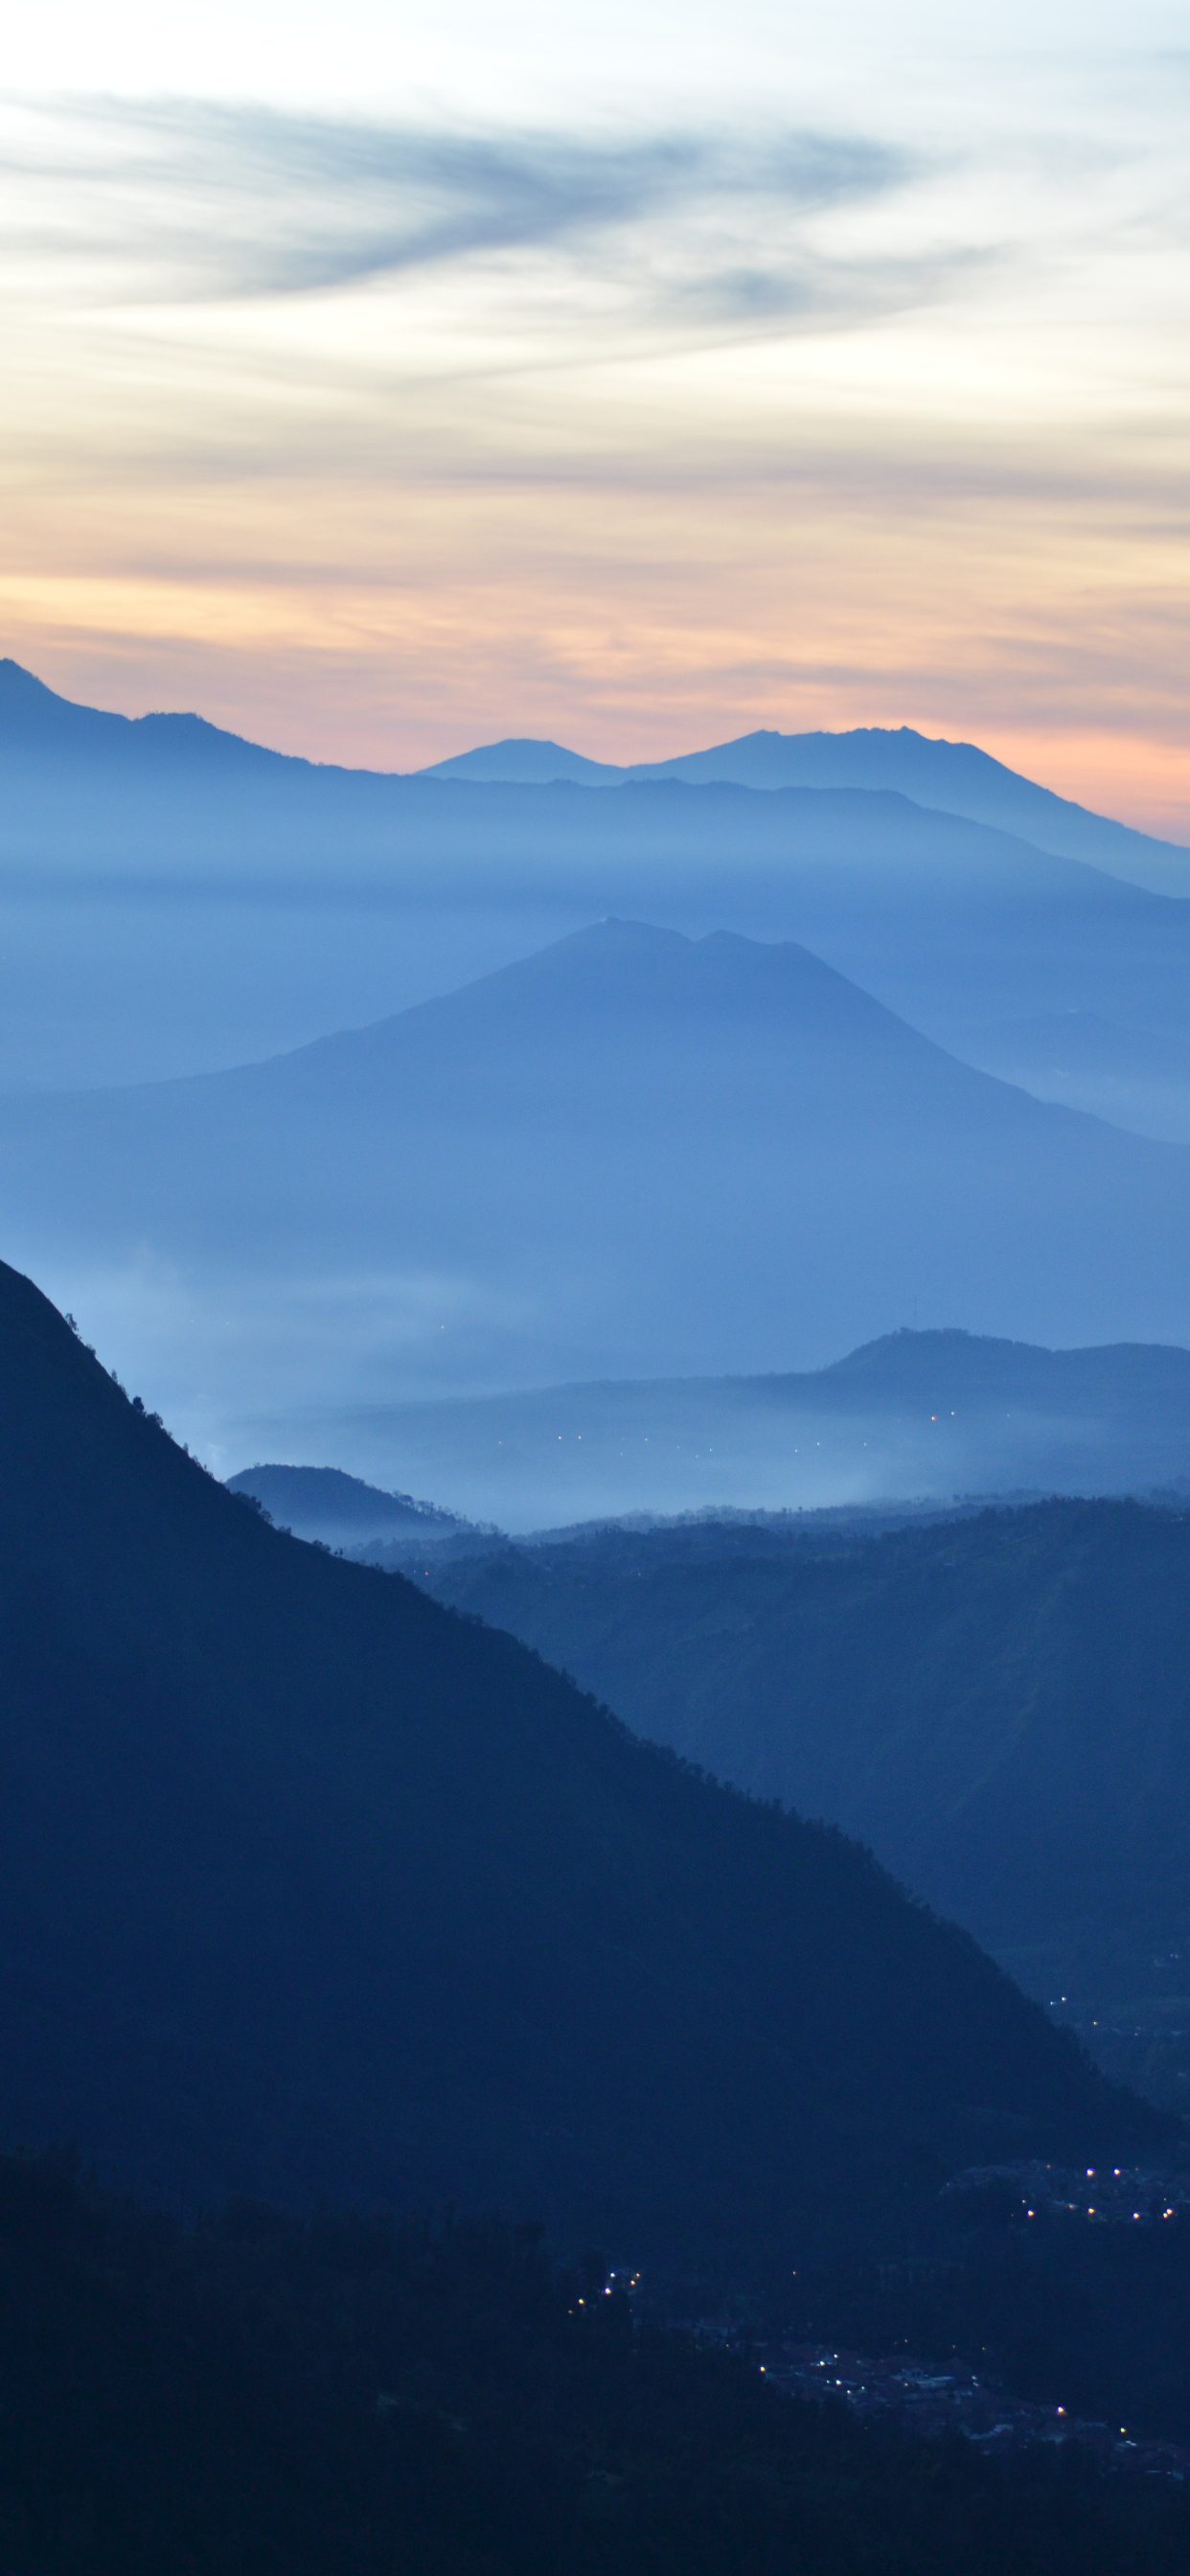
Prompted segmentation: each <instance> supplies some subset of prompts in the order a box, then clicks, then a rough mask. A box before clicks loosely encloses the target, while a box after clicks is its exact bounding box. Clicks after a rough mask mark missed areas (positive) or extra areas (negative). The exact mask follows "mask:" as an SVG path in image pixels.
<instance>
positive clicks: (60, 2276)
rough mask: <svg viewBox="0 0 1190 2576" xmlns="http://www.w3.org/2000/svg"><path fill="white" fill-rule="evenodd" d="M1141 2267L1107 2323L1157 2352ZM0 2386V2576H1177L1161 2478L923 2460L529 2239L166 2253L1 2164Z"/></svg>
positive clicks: (355, 2225)
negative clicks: (677, 2328) (1114, 2321)
mask: <svg viewBox="0 0 1190 2576" xmlns="http://www.w3.org/2000/svg"><path fill="white" fill-rule="evenodd" d="M1184 2223H1185V2222H1184V2221H1183V2222H1181V2224H1182V2225H1184ZM1134 2250H1136V2251H1139V2250H1140V2249H1138V2248H1136V2249H1134V2248H1133V2247H1129V2248H1128V2249H1127V2251H1128V2252H1130V2253H1131V2252H1133V2251H1134ZM1160 2251H1161V2254H1162V2256H1163V2257H1164V2258H1165V2266H1164V2268H1165V2271H1166V2285H1165V2295H1164V2297H1163V2298H1158V2299H1156V2300H1155V2299H1154V2298H1153V2297H1152V2295H1151V2294H1150V2296H1149V2298H1148V2299H1147V2301H1145V2302H1144V2303H1143V2305H1142V2306H1141V2308H1140V2314H1139V2316H1138V2317H1137V2318H1136V2319H1135V2323H1138V2324H1140V2326H1141V2329H1142V2333H1145V2330H1146V2329H1147V2335H1146V2341H1147V2344H1148V2345H1149V2346H1150V2347H1151V2345H1152V2342H1153V2339H1154V2336H1153V2329H1154V2327H1155V2326H1156V2327H1157V2330H1158V2341H1159V2344H1160V2346H1161V2347H1162V2349H1163V2350H1167V2349H1168V2348H1169V2344H1170V2342H1171V2341H1172V2340H1173V2338H1171V2337H1169V2335H1168V2322H1169V2321H1170V2312H1171V2311H1172V2312H1173V2317H1174V2318H1175V2319H1176V2316H1177V2305H1178V2294H1179V2290H1180V2289H1181V2287H1182V2284H1183V2282H1184V2280H1185V2276H1186V2258H1185V2249H1184V2247H1183V2245H1182V2244H1181V2243H1180V2242H1178V2241H1176V2238H1175V2241H1174V2242H1171V2241H1170V2237H1169V2235H1166V2237H1165V2241H1164V2242H1163V2243H1162V2244H1161V2247H1160ZM997 2253H998V2254H1000V2257H1001V2260H1000V2270H1001V2273H1003V2270H1004V2262H1003V2252H1002V2249H1001V2248H1000V2247H999V2246H997V2247H996V2248H995V2249H994V2254H993V2260H994V2256H995V2254H997ZM989 2268H990V2266H989ZM1104 2268H1106V2267H1104ZM1115 2268H1116V2271H1117V2275H1118V2271H1119V2266H1118V2263H1117V2266H1116V2267H1115ZM1135 2268H1136V2267H1135V2265H1134V2266H1133V2269H1134V2272H1135ZM946 2277H947V2288H948V2289H950V2290H951V2291H953V2285H954V2281H955V2277H956V2266H955V2265H954V2264H953V2263H951V2264H949V2265H948V2266H947V2267H946ZM1120 2286H1121V2285H1120V2283H1119V2280H1118V2277H1117V2279H1115V2280H1113V2279H1111V2277H1110V2273H1109V2276H1108V2278H1107V2280H1106V2281H1105V2282H1104V2283H1103V2284H1102V2287H1103V2288H1105V2289H1107V2290H1108V2292H1109V2295H1110V2293H1111V2292H1112V2291H1115V2292H1116V2293H1117V2297H1118V2290H1119V2287H1120ZM964 2287H966V2282H965V2281H964ZM1045 2288H1046V2289H1047V2290H1048V2289H1050V2288H1051V2282H1050V2281H1049V2280H1048V2279H1047V2280H1046V2281H1045ZM1101 2295H1102V2292H1101ZM973 2304H974V2302H973ZM1091 2304H1092V2303H1091V2302H1089V2301H1087V2300H1086V2299H1085V2298H1084V2302H1083V2308H1084V2312H1085V2309H1086V2307H1087V2306H1089V2305H1091ZM1132 2304H1133V2305H1134V2306H1135V2305H1136V2304H1137V2303H1136V2302H1135V2301H1134V2302H1133V2303H1132ZM1163 2312H1164V2313H1163ZM981 2322H983V2323H984V2324H985V2327H986V2319H983V2320H981ZM1079 2322H1080V2323H1081V2322H1082V2319H1081V2317H1080V2319H1079ZM1128 2322H1129V2325H1130V2326H1132V2325H1133V2324H1134V2319H1133V2318H1132V2317H1131V2316H1130V2317H1129V2320H1128ZM1163 2324H1164V2325H1166V2327H1167V2333H1166V2335H1165V2336H1164V2337H1162V2336H1161V2333H1160V2329H1161V2326H1162V2325H1163ZM983 2340H984V2349H986V2332H985V2336H984V2339H983ZM1113 2340H1114V2341H1115V2342H1116V2343H1117V2344H1118V2341H1119V2338H1118V2337H1115V2338H1113ZM951 2341H952V2338H951V2337H950V2336H948V2337H947V2345H946V2351H947V2358H950V2357H951V2356H950V2345H951ZM978 2348H979V2347H978V2346H977V2349H978ZM902 2349H903V2347H902ZM1043 2350H1044V2343H1043ZM1129 2357H1130V2358H1131V2355H1130V2356H1129ZM1045 2358H1046V2359H1047V2360H1048V2359H1049V2354H1048V2353H1046V2355H1045ZM1113 2358H1114V2356H1113ZM1035 2366H1036V2365H1035ZM1158 2367H1160V2365H1158ZM985 2370H986V2365H985ZM1102 2375H1103V2378H1104V2379H1105V2380H1106V2381H1107V2382H1108V2385H1109V2386H1110V2380H1111V2376H1112V2369H1111V2362H1110V2361H1109V2363H1108V2368H1107V2370H1106V2371H1105V2372H1103V2374H1102ZM0 2379H2V2382H3V2386H4V2391H5V2402H4V2406H3V2410H2V2412H0V2529H2V2530H3V2533H4V2546H5V2553H6V2556H5V2565H6V2568H7V2569H9V2570H11V2571H12V2576H240V2571H244V2576H248V2571H250V2572H251V2576H327V2571H328V2570H332V2569H333V2571H334V2576H379V2571H380V2570H382V2569H383V2570H388V2569H392V2568H399V2569H400V2570H401V2576H768V2571H770V2570H777V2569H786V2568H792V2567H795V2568H796V2569H797V2570H798V2571H799V2576H954V2571H955V2569H956V2568H961V2569H962V2570H963V2576H1004V2571H1005V2570H1006V2569H1008V2568H1011V2570H1012V2576H1182V2570H1183V2569H1184V2567H1185V2564H1186V2557H1187V2550H1188V2548H1190V2503H1188V2500H1187V2497H1186V2495H1185V2492H1184V2489H1183V2485H1182V2482H1181V2469H1180V2463H1181V2460H1183V2459H1184V2458H1185V2456H1186V2455H1185V2453H1184V2452H1182V2453H1180V2454H1179V2453H1176V2452H1175V2453H1168V2452H1166V2453H1161V2452H1148V2453H1144V2452H1139V2451H1138V2450H1137V2448H1136V2445H1135V2442H1134V2443H1133V2447H1132V2451H1131V2453H1125V2456H1126V2457H1128V2458H1130V2459H1131V2461H1132V2462H1133V2463H1134V2465H1135V2467H1137V2468H1139V2467H1140V2466H1141V2464H1142V2462H1143V2465H1144V2469H1145V2470H1148V2471H1149V2472H1150V2473H1149V2474H1140V2475H1137V2474H1131V2475H1125V2476H1122V2477H1121V2476H1118V2475H1116V2476H1112V2475H1110V2474H1107V2475H1105V2474H1102V2473H1101V2471H1100V2470H1099V2468H1098V2466H1097V2462H1096V2458H1095V2455H1094V2453H1093V2452H1092V2451H1091V2449H1090V2448H1089V2446H1086V2447H1085V2446H1084V2444H1083V2443H1082V2442H1081V2441H1075V2442H1074V2443H1073V2444H1071V2445H1069V2446H1063V2448H1062V2449H1060V2450H1056V2449H1055V2448H1054V2447H1052V2446H1047V2447H1046V2448H1045V2449H1044V2450H1043V2449H1042V2448H1041V2446H1040V2445H1038V2444H1034V2445H1033V2446H1032V2448H1031V2449H1030V2450H1027V2451H1021V2452H1013V2451H1011V2450H1010V2452H1009V2455H1008V2456H1007V2457H992V2458H987V2457H984V2456H981V2454H980V2452H979V2451H978V2450H977V2448H976V2446H975V2444H974V2443H971V2444H968V2443H965V2442H958V2443H955V2442H951V2443H948V2444H947V2445H946V2446H945V2448H943V2447H942V2446H941V2445H939V2444H938V2443H937V2442H936V2441H923V2440H921V2439H920V2438H914V2436H913V2435H912V2434H909V2433H906V2432H903V2431H901V2430H899V2428H898V2427H897V2426H896V2425H895V2424H889V2423H887V2422H886V2423H880V2424H861V2423H857V2422H855V2421H853V2420H849V2419H848V2416H847V2415H846V2413H845V2412H844V2410H843V2408H842V2406H841V2405H838V2404H836V2405H833V2406H832V2405H826V2406H824V2405H821V2404H806V2403H804V2402H797V2401H795V2400H792V2399H790V2398H789V2397H786V2396H784V2395H782V2394H779V2393H778V2390H777V2389H776V2388H775V2387H774V2385H773V2381H772V2378H771V2377H769V2378H765V2377H762V2375H761V2372H760V2371H759V2370H758V2369H757V2367H756V2365H755V2361H754V2360H749V2359H747V2358H745V2357H743V2356H737V2355H735V2354H731V2353H727V2352H723V2351H715V2350H707V2349H700V2348H699V2346H698V2345H697V2344H696V2343H695V2342H694V2341H693V2340H692V2339H690V2338H689V2337H687V2336H677V2335H674V2334H668V2333H664V2332H659V2331H658V2330H657V2329H656V2327H655V2326H653V2325H650V2324H648V2323H641V2322H639V2321H638V2320H636V2319H634V2317H633V2316H632V2314H631V2313H630V2309H629V2303H628V2300H627V2299H626V2298H625V2296H624V2294H623V2292H622V2290H620V2289H618V2288H615V2289H613V2287H612V2285H611V2284H610V2283H607V2282H605V2279H604V2275H603V2271H602V2267H601V2266H599V2265H598V2264H597V2263H595V2262H590V2261H588V2262H587V2263H586V2264H584V2266H583V2267H582V2269H581V2270H577V2271H575V2270H571V2271H560V2270H559V2269H558V2268H557V2267H556V2266H555V2265H554V2264H552V2263H551V2261H550V2260H549V2257H548V2255H547V2254H546V2253H545V2251H544V2250H543V2248H542V2247H541V2245H540V2243H539V2241H538V2238H537V2233H536V2231H535V2230H533V2229H526V2230H519V2231H514V2230H511V2229H509V2228H507V2227H501V2226H499V2225H498V2224H496V2223H494V2222H491V2221H489V2222H486V2223H479V2224H476V2223H474V2222H471V2223H464V2224H459V2223H458V2222H457V2221H453V2222H448V2223H447V2224H446V2226H445V2227H443V2228H441V2229H432V2228H429V2227H427V2226H425V2225H421V2226H415V2227H411V2228H408V2229H406V2230H401V2231H397V2230H395V2229H393V2228H391V2227H388V2226H386V2225H385V2224H384V2223H383V2222H378V2221H377V2220H375V2219H368V2220H362V2219H360V2218H359V2217H352V2216H350V2215H348V2216H344V2215H341V2214H337V2213H336V2214H334V2215H329V2214H323V2215H321V2216H320V2217H319V2218H317V2219H315V2220H314V2221H312V2222H306V2223H304V2224H303V2223H302V2222H301V2221H300V2220H297V2219H294V2218H288V2219H287V2218H284V2217H281V2216H279V2215H278V2213H277V2212H276V2211H274V2210H268V2209H262V2208H259V2207H255V2208H247V2209H246V2208H244V2207H242V2206H241V2207H238V2208H232V2209H229V2210H227V2211H226V2212H224V2213H222V2214H221V2215H220V2216H215V2217H208V2218H206V2219H204V2220H203V2221H201V2222H200V2223H199V2224H197V2225H196V2226H194V2227H192V2228H190V2229H183V2228H182V2227H180V2226H178V2225H177V2224H176V2223H170V2222H163V2220H162V2218H161V2216H160V2214H159V2213H154V2214H153V2215H150V2214H149V2213H148V2212H146V2211H143V2210H140V2209H138V2208H136V2207H134V2206H132V2205H130V2204H129V2203H128V2202H127V2201H120V2200H116V2199H114V2198H112V2197H109V2196H106V2195H103V2194H101V2193H99V2192H97V2191H96V2190H95V2189H94V2188H93V2187H88V2186H87V2185H85V2184H80V2182H79V2181H78V2180H77V2179H76V2178H75V2177H73V2176H72V2175H71V2173H70V2171H69V2169H68V2168H64V2166H63V2162H62V2160H50V2159H46V2160H44V2161H41V2160H39V2161H37V2162H23V2161H18V2160H16V2159H8V2160H0ZM1171 2380H1172V2387H1171V2386H1170V2381H1171ZM1180 2381H1184V2372H1180V2371H1179V2369H1178V2364H1177V2361H1176V2359H1175V2360H1174V2364H1173V2370H1172V2372H1170V2373H1168V2375H1167V2377H1166V2380H1165V2384H1164V2386H1162V2385H1161V2383H1160V2382H1159V2383H1158V2389H1159V2393H1158V2396H1157V2405H1156V2409H1154V2408H1153V2406H1152V2403H1151V2401H1150V2404H1149V2406H1148V2407H1147V2408H1146V2406H1145V2403H1144V2395H1143V2394H1142V2392H1141V2390H1139V2389H1138V2388H1137V2386H1136V2383H1135V2381H1133V2382H1132V2383H1131V2384H1129V2385H1128V2395H1127V2404H1128V2416H1129V2420H1130V2422H1131V2423H1134V2424H1144V2425H1145V2427H1146V2429H1148V2426H1149V2423H1150V2422H1151V2421H1155V2422H1156V2423H1157V2424H1158V2426H1159V2427H1160V2428H1161V2429H1164V2422H1165V2415H1163V2414H1162V2405H1163V2403H1164V2408H1165V2414H1166V2415H1168V2416H1169V2417H1170V2419H1171V2421H1172V2426H1173V2429H1174V2431H1175V2432H1177V2431H1180V2430H1181V2422H1180V2418H1179V2414H1178V2405H1179V2400H1180V2401H1181V2407H1182V2412H1183V2413H1184V2388H1183V2386H1182V2385H1179V2382H1180ZM1058 2384H1060V2385H1062V2386H1063V2387H1065V2388H1066V2390H1067V2394H1068V2395H1071V2394H1072V2393H1073V2392H1072V2386H1071V2378H1070V2376H1069V2375H1067V2376H1066V2377H1064V2378H1062V2379H1061V2380H1060V2382H1059V2383H1058ZM1111 2394H1112V2396H1113V2398H1114V2397H1115V2390H1114V2389H1112V2390H1111ZM1137 2397H1139V2398H1140V2405H1139V2408H1138V2406H1137V2405H1136V2404H1134V2403H1133V2400H1134V2398H1137ZM1112 2412H1113V2415H1118V2414H1119V2412H1120V2405H1119V2403H1118V2402H1117V2403H1116V2404H1115V2405H1114V2406H1113V2409H1112ZM1037 2414H1038V2419H1039V2420H1040V2421H1042V2422H1044V2423H1045V2429H1046V2431H1047V2432H1048V2431H1050V2429H1051V2428H1052V2426H1053V2425H1054V2423H1055V2422H1056V2421H1057V2420H1058V2419H1057V2418H1056V2416H1055V2412H1054V2408H1053V2406H1052V2404H1051V2406H1050V2407H1049V2408H1048V2410H1047V2416H1046V2417H1045V2418H1042V2417H1041V2414H1040V2409H1038V2410H1037ZM1065 2420H1069V2414H1068V2413H1067V2416H1066V2418H1065ZM1100 2430H1101V2433H1105V2432H1106V2428H1100ZM990 2447H991V2448H992V2449H993V2450H996V2449H999V2448H1000V2447H1001V2446H1000V2445H998V2444H992V2445H991V2446H990ZM1119 2447H1121V2448H1122V2447H1123V2446H1119ZM1163 2467H1164V2468H1165V2470H1166V2474H1165V2475H1162V2474H1161V2472H1162V2468H1163ZM1170 2469H1173V2471H1174V2473H1175V2474H1174V2476H1172V2477H1171V2476H1170V2475H1169V2474H1168V2471H1169V2470H1170ZM1153 2471H1156V2474H1152V2472H1153Z"/></svg>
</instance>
